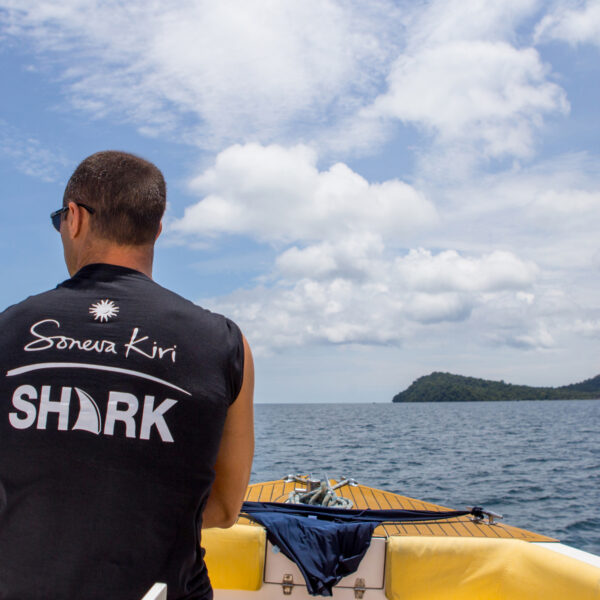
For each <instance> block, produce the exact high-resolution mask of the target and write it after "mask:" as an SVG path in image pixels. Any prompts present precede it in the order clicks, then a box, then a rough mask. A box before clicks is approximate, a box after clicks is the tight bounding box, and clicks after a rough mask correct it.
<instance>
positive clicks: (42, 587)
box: [0, 264, 244, 600]
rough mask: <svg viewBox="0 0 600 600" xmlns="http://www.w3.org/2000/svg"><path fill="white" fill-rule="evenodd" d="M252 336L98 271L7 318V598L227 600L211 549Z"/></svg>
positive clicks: (3, 422) (2, 338)
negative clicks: (216, 597) (160, 594)
mask: <svg viewBox="0 0 600 600" xmlns="http://www.w3.org/2000/svg"><path fill="white" fill-rule="evenodd" d="M243 360H244V356H243V344H242V336H241V333H240V331H239V329H238V328H237V326H236V325H235V324H234V323H232V322H231V321H229V320H228V319H226V318H225V317H222V316H220V315H217V314H213V313H211V312H209V311H207V310H204V309H202V308H200V307H199V306H196V305H195V304H193V303H191V302H189V301H187V300H184V299H183V298H181V297H180V296H178V295H176V294H174V293H172V292H170V291H168V290H166V289H164V288H162V287H161V286H159V285H158V284H156V283H155V282H153V281H152V280H151V279H150V278H148V277H146V276H145V275H143V274H142V273H139V272H137V271H133V270H131V269H127V268H124V267H118V266H114V265H106V264H94V265H88V266H86V267H84V268H83V269H81V270H80V271H79V272H78V273H77V274H76V275H75V276H74V277H73V278H71V279H69V280H67V281H65V282H64V283H62V284H61V285H59V286H58V287H57V288H56V289H54V290H51V291H49V292H46V293H44V294H40V295H38V296H33V297H30V298H28V299H27V300H25V301H24V302H21V303H20V304H17V305H15V306H12V307H10V308H8V309H7V310H6V311H4V312H3V313H2V314H0V598H2V599H3V600H13V599H14V600H28V599H32V600H34V599H35V600H42V599H43V600H52V599H57V600H58V599H60V600H68V599H77V600H94V599H98V600H100V599H102V600H106V599H109V598H110V599H111V600H120V599H122V600H135V599H138V598H141V597H142V596H143V595H144V593H145V592H146V591H147V590H148V589H149V588H150V587H151V585H152V584H153V583H154V582H156V581H162V582H166V583H167V584H168V590H169V598H182V599H183V598H185V599H202V600H204V599H207V598H212V591H211V588H210V582H209V579H208V575H207V572H206V567H205V565H204V562H203V558H202V551H201V549H200V545H199V543H200V527H201V514H202V511H203V508H204V505H205V503H206V499H207V496H208V493H209V491H210V486H211V483H212V481H213V479H214V469H213V465H214V463H215V459H216V456H217V451H218V447H219V442H220V438H221V434H222V430H223V424H224V421H225V417H226V415H227V409H228V407H229V406H230V404H231V403H232V402H233V400H234V399H235V398H236V397H237V395H238V392H239V390H240V387H241V382H242V372H243Z"/></svg>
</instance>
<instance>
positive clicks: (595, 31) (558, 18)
mask: <svg viewBox="0 0 600 600" xmlns="http://www.w3.org/2000/svg"><path fill="white" fill-rule="evenodd" d="M577 4H578V5H579V6H577V7H572V6H573V4H570V5H567V6H565V5H562V6H561V5H558V6H556V8H555V9H554V10H553V11H552V12H551V13H550V14H547V15H545V16H544V17H543V19H542V20H541V21H540V23H539V24H538V26H537V27H536V29H535V38H536V40H537V41H538V42H540V41H542V42H543V41H547V40H563V41H565V42H568V43H569V44H572V45H576V44H583V43H590V44H595V45H596V46H600V4H599V3H598V2H597V0H588V1H587V2H578V3H577Z"/></svg>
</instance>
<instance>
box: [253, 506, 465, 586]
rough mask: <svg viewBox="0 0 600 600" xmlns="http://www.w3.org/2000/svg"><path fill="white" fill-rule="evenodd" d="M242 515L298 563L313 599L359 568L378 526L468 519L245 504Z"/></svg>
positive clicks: (454, 513) (418, 512) (451, 514)
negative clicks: (263, 529)
mask: <svg viewBox="0 0 600 600" xmlns="http://www.w3.org/2000/svg"><path fill="white" fill-rule="evenodd" d="M242 512H243V513H245V514H247V515H249V516H250V517H251V518H252V519H254V520H255V521H257V522H258V523H260V524H261V525H263V526H264V527H265V528H266V530H267V537H268V539H269V541H270V542H271V543H272V544H275V545H276V546H279V548H280V549H281V551H282V552H283V553H284V554H285V556H287V557H288V558H289V559H290V560H293V561H294V562H295V563H296V565H297V566H298V568H299V569H300V571H301V573H302V575H303V576H304V580H305V581H306V588H307V590H308V592H309V593H310V594H312V595H313V596H317V595H321V596H331V595H332V591H331V588H332V587H333V586H334V585H336V583H338V581H339V580H340V579H341V578H342V577H345V576H346V575H350V574H351V573H354V571H356V569H358V565H359V564H360V561H361V560H362V558H363V556H364V555H365V553H366V551H367V550H368V548H369V545H370V543H371V536H372V535H373V530H374V529H375V527H377V525H379V524H380V523H384V522H388V521H426V520H439V519H448V518H450V517H458V516H464V515H466V514H469V513H468V511H456V510H455V511H443V512H437V511H423V510H370V509H368V510H356V509H338V508H329V507H324V506H312V505H306V504H281V503H278V502H244V504H243V506H242Z"/></svg>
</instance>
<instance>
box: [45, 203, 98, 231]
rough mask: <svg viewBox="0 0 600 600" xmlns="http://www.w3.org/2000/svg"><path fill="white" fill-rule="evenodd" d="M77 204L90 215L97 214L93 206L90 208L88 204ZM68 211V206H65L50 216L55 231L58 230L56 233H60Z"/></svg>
mask: <svg viewBox="0 0 600 600" xmlns="http://www.w3.org/2000/svg"><path fill="white" fill-rule="evenodd" d="M75 204H77V206H81V208H85V210H87V211H88V212H89V213H90V215H93V214H94V213H95V212H96V211H95V210H94V209H93V208H92V207H91V206H88V205H87V204H82V203H81V202H75ZM68 210H69V207H68V206H63V207H62V208H59V209H58V210H55V211H54V212H53V213H51V214H50V220H51V221H52V226H53V227H54V229H56V231H58V233H60V224H61V222H62V216H63V214H65V213H66V212H67V211H68Z"/></svg>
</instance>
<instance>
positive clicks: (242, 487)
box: [202, 338, 254, 529]
mask: <svg viewBox="0 0 600 600" xmlns="http://www.w3.org/2000/svg"><path fill="white" fill-rule="evenodd" d="M253 397H254V363H253V360H252V353H251V352H250V346H248V342H247V341H246V338H244V378H243V380H242V388H241V389H240V393H239V394H238V397H237V398H236V400H235V402H234V403H233V404H232V405H231V406H230V407H229V411H228V412H227V418H226V420H225V427H224V429H223V437H222V438H221V445H220V446H219V454H218V455H217V461H216V463H215V473H216V474H215V480H214V482H213V485H212V489H211V491H210V495H209V497H208V500H207V502H206V507H205V509H204V513H203V514H202V528H203V529H207V528H209V527H231V526H232V525H233V524H234V523H235V521H236V519H237V517H238V514H239V512H240V508H241V506H242V501H243V500H244V495H245V494H246V488H247V486H248V481H249V479H250V469H251V467H252V457H253V455H254V411H253V406H252V404H253V402H252V401H253Z"/></svg>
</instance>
